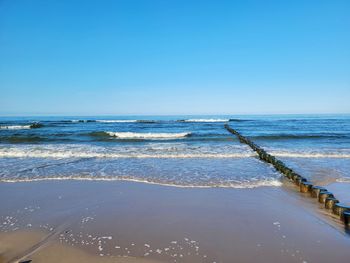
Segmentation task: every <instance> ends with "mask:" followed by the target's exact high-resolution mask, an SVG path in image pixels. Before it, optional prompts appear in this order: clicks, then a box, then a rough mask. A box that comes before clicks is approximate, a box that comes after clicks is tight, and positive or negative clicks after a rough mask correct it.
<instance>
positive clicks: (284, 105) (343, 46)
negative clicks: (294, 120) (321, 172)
mask: <svg viewBox="0 0 350 263" xmlns="http://www.w3.org/2000/svg"><path fill="white" fill-rule="evenodd" d="M349 13H350V1H348V0H345V1H340V0H332V1H328V0H327V1H322V0H317V1H316V0H315V1H313V0H302V1H298V0H293V1H269V0H264V1H260V0H259V1H250V0H241V1H239V0H236V1H234V0H230V1H222V0H218V1H214V0H212V1H205V0H198V1H190V0H186V1H180V0H179V1H175V0H160V1H156V0H145V1H137V0H125V1H118V0H115V1H107V0H103V1H97V0H96V1H89V0H84V1H77V0H66V1H65V0H60V1H54V0H50V1H47V0H43V1H36V0H32V1H25V0H21V1H20V0H0V115H2V116H5V115H25V116H27V115H124V114H125V115H129V114H131V115H135V114H136V115H178V114H303V113H350V15H349Z"/></svg>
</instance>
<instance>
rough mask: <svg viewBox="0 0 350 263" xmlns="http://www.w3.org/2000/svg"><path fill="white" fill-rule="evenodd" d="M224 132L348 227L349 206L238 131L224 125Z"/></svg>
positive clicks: (349, 221)
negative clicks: (232, 136)
mask: <svg viewBox="0 0 350 263" xmlns="http://www.w3.org/2000/svg"><path fill="white" fill-rule="evenodd" d="M225 128H226V130H228V131H229V132H230V133H232V134H234V135H236V136H237V137H238V139H239V141H240V142H241V143H245V144H247V145H248V146H250V148H252V149H253V150H254V151H255V152H256V153H257V154H258V156H259V159H260V160H262V161H264V162H266V163H269V164H271V165H272V166H273V167H274V168H275V169H276V170H277V171H279V172H280V173H281V174H283V175H284V176H285V177H286V178H288V179H289V180H290V181H292V182H294V183H295V184H296V186H298V187H299V191H300V192H301V193H309V194H310V197H312V198H317V199H318V202H319V203H321V204H324V206H325V208H326V209H329V210H330V211H331V212H332V213H333V214H334V215H336V216H338V217H339V218H340V220H342V221H343V222H344V224H345V225H347V226H348V225H350V206H348V205H346V204H343V203H340V202H339V200H338V199H337V198H335V196H334V195H333V194H332V193H331V192H329V191H327V189H326V188H324V187H321V186H317V185H313V184H312V183H311V182H309V181H308V180H307V179H306V178H304V177H303V176H301V175H300V174H298V173H296V172H295V171H293V170H292V169H291V168H289V167H288V166H287V165H285V164H284V163H283V162H282V161H281V160H278V159H277V158H276V157H274V156H273V155H271V154H269V153H267V152H266V151H265V150H264V149H263V148H261V147H260V146H258V145H257V144H255V143H254V142H253V141H251V140H250V139H248V138H247V137H245V136H243V135H241V134H240V133H239V132H238V131H236V130H235V129H233V128H231V127H230V126H229V125H228V124H225Z"/></svg>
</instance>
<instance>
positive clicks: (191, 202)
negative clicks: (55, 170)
mask: <svg viewBox="0 0 350 263" xmlns="http://www.w3.org/2000/svg"><path fill="white" fill-rule="evenodd" d="M334 187H336V186H334ZM0 193H1V194H0V195H1V196H0V206H1V208H2V209H1V212H0V219H1V222H0V223H1V227H0V230H1V234H0V255H1V257H0V259H1V260H0V262H16V260H33V262H48V261H49V262H76V261H77V259H79V260H84V262H256V261H257V259H259V262H331V261H333V262H346V260H347V259H348V258H349V256H350V252H349V249H348V248H349V245H350V238H349V235H348V234H347V230H346V229H344V226H343V225H342V224H341V223H340V222H339V220H338V219H336V218H333V217H332V216H331V215H330V213H328V212H327V211H326V210H325V209H323V208H322V206H321V205H317V203H316V201H315V200H314V199H311V198H309V197H307V196H303V195H300V194H299V193H298V192H297V188H295V187H294V186H293V185H292V184H290V183H289V182H286V181H285V182H283V185H282V187H259V188H254V189H225V188H208V189H205V188H204V189H199V188H179V187H169V186H160V185H150V184H143V183H133V182H101V181H100V182H98V181H96V182H94V181H90V182H89V181H42V182H26V183H1V184H0Z"/></svg>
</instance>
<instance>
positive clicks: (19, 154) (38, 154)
mask: <svg viewBox="0 0 350 263" xmlns="http://www.w3.org/2000/svg"><path fill="white" fill-rule="evenodd" d="M252 156H254V155H252V154H249V153H226V154H210V153H208V154H206V153H198V154H195V153H183V154H181V153H176V154H142V153H141V154H138V153H120V154H118V153H99V152H74V151H65V152H64V151H57V152H51V151H40V150H39V151H35V150H33V151H29V152H26V151H16V150H12V151H0V157H1V158H5V157H6V158H55V159H57V158H247V157H252Z"/></svg>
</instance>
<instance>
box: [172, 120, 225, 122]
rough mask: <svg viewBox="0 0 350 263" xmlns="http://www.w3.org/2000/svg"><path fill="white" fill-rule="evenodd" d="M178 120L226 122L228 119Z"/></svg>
mask: <svg viewBox="0 0 350 263" xmlns="http://www.w3.org/2000/svg"><path fill="white" fill-rule="evenodd" d="M178 121H179V122H228V121H230V119H186V120H178Z"/></svg>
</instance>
